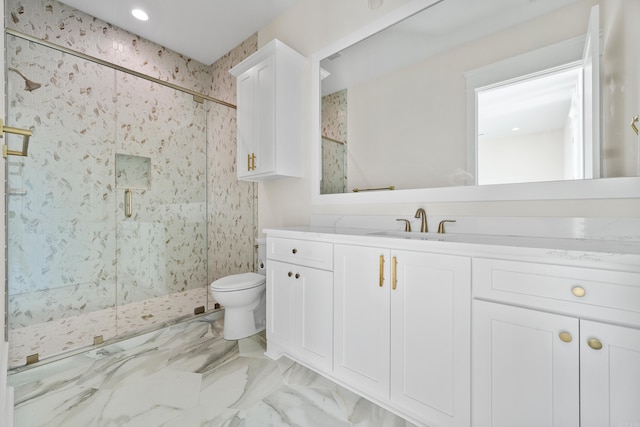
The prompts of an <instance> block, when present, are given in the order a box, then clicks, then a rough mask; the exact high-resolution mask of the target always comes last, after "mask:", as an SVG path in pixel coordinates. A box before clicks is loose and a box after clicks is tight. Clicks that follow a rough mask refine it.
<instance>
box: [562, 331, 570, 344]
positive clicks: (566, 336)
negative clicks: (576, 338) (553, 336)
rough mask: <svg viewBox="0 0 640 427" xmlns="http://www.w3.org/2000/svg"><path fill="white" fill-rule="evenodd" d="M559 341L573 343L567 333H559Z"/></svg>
mask: <svg viewBox="0 0 640 427" xmlns="http://www.w3.org/2000/svg"><path fill="white" fill-rule="evenodd" d="M560 340H561V341H562V342H571V341H573V337H572V336H571V334H570V333H569V332H560Z"/></svg>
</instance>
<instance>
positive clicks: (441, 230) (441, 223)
mask: <svg viewBox="0 0 640 427" xmlns="http://www.w3.org/2000/svg"><path fill="white" fill-rule="evenodd" d="M446 222H456V220H455V219H445V220H442V221H440V224H438V234H444V224H445V223H446Z"/></svg>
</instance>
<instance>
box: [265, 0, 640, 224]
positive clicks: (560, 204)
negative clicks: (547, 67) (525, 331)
mask: <svg viewBox="0 0 640 427" xmlns="http://www.w3.org/2000/svg"><path fill="white" fill-rule="evenodd" d="M585 2H586V3H588V4H589V5H590V4H594V3H597V1H596V0H593V1H590V0H585ZM407 3H410V2H409V1H402V0H386V1H385V2H384V4H383V6H382V7H380V8H379V9H376V10H370V9H369V8H368V6H367V1H366V0H350V1H344V0H301V1H300V2H299V3H297V4H296V5H295V6H294V7H293V8H291V9H290V10H289V11H287V12H286V13H285V14H283V15H282V16H281V17H279V18H278V19H276V20H275V21H274V22H272V23H271V24H270V25H268V26H267V27H265V28H263V29H262V30H261V31H260V32H259V33H258V44H259V46H262V45H264V44H265V43H267V42H268V41H270V40H271V39H273V38H278V39H280V40H282V41H283V42H285V43H286V44H288V45H290V46H291V47H293V48H294V49H296V50H298V51H299V52H301V53H302V54H303V55H305V56H307V58H310V56H311V55H312V54H313V53H314V52H316V51H317V50H319V49H321V48H323V47H325V46H327V45H329V44H330V43H333V42H336V41H337V40H339V39H341V38H342V37H344V36H346V35H348V34H349V33H351V32H353V31H356V30H357V29H359V28H361V27H363V26H365V25H366V24H369V23H371V22H373V21H375V20H376V19H377V18H380V17H381V16H382V15H383V14H386V13H389V12H391V11H393V10H394V9H396V8H398V7H400V6H402V5H405V4H407ZM574 19H576V17H575V16H574V15H573V11H569V12H567V13H566V14H565V15H559V16H558V17H557V21H556V22H555V23H554V25H558V26H560V27H564V26H566V23H567V22H572V21H573V20H574ZM585 21H586V18H585ZM546 36H547V34H546V33H545V32H542V33H540V34H539V36H538V37H536V38H535V40H536V42H537V43H541V46H542V45H545V44H548V40H546ZM567 36H568V37H570V35H567ZM503 51H505V52H506V51H508V46H506V47H505V49H503ZM486 54H487V53H485V52H478V55H486ZM307 62H308V63H307V69H306V70H305V73H306V74H305V80H304V84H305V90H304V93H305V99H304V105H305V111H303V117H306V118H307V120H306V121H305V123H304V134H303V145H304V149H303V155H304V166H305V177H304V178H303V179H297V180H283V181H273V182H268V183H265V184H260V185H259V209H258V227H259V230H262V229H263V228H264V227H280V226H293V225H305V224H308V223H309V218H310V215H311V214H352V215H373V214H380V215H404V216H406V215H409V214H411V213H413V212H414V211H415V208H416V207H419V206H425V207H427V211H428V214H429V215H445V216H446V215H462V216H464V215H468V216H471V215H472V216H550V217H551V216H560V217H640V200H639V199H618V200H608V199H607V200H556V201H546V200H537V201H519V202H516V201H514V202H506V201H501V202H464V203H429V201H428V200H415V201H414V202H413V203H403V204H391V205H389V204H382V205H379V204H358V205H312V204H311V197H310V192H311V190H310V188H311V181H310V176H309V171H310V148H309V146H310V141H311V135H312V129H310V126H311V125H310V117H309V116H310V111H309V108H310V107H309V106H310V102H311V101H310V93H311V87H312V86H311V84H312V82H311V80H310V64H309V62H310V61H307ZM460 120H464V118H460Z"/></svg>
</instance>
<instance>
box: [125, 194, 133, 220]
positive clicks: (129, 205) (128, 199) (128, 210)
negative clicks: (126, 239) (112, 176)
mask: <svg viewBox="0 0 640 427" xmlns="http://www.w3.org/2000/svg"><path fill="white" fill-rule="evenodd" d="M132 193H133V192H132V191H131V189H130V188H127V189H126V190H124V216H125V217H127V218H131V215H133V194H132Z"/></svg>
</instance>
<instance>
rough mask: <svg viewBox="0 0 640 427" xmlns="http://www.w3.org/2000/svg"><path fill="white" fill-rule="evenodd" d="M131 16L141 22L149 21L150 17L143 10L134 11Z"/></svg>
mask: <svg viewBox="0 0 640 427" xmlns="http://www.w3.org/2000/svg"><path fill="white" fill-rule="evenodd" d="M131 14H132V15H133V16H134V18H136V19H139V20H141V21H146V20H148V19H149V15H147V14H146V12H145V11H144V10H142V9H133V10H132V11H131Z"/></svg>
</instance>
